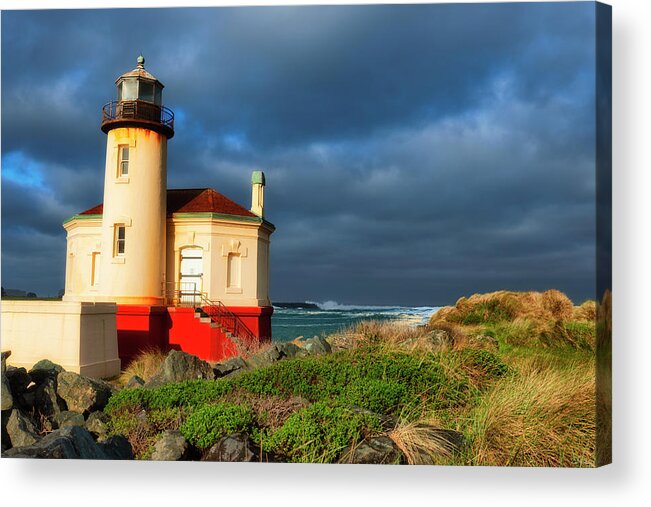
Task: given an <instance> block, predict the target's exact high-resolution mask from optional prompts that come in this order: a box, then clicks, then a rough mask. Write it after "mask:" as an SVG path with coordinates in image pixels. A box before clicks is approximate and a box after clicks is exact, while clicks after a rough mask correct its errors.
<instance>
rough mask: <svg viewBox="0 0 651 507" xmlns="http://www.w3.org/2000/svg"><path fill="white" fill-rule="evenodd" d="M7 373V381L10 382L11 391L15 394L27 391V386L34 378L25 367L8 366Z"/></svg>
mask: <svg viewBox="0 0 651 507" xmlns="http://www.w3.org/2000/svg"><path fill="white" fill-rule="evenodd" d="M5 375H6V376H7V382H9V388H10V389H11V393H12V394H13V395H14V396H15V395H21V394H23V393H25V392H27V387H28V386H29V384H30V383H31V382H32V378H31V377H30V376H29V373H27V370H26V369H25V368H16V367H15V366H7V371H6V373H5Z"/></svg>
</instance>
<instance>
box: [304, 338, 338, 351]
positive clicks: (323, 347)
mask: <svg viewBox="0 0 651 507" xmlns="http://www.w3.org/2000/svg"><path fill="white" fill-rule="evenodd" d="M303 350H307V351H308V352H309V353H310V354H311V355H320V354H329V353H330V352H332V347H330V344H329V343H328V341H327V340H326V339H325V338H323V337H321V336H315V337H313V338H310V339H309V340H305V342H303Z"/></svg>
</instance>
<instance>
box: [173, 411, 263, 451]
mask: <svg viewBox="0 0 651 507" xmlns="http://www.w3.org/2000/svg"><path fill="white" fill-rule="evenodd" d="M254 423H255V414H254V412H253V410H252V409H251V407H249V406H246V405H234V404H231V403H219V404H216V405H204V406H203V407H201V408H199V409H197V410H196V411H194V412H193V413H192V414H191V415H190V416H189V417H188V418H187V419H186V420H185V422H184V423H183V424H182V425H181V428H180V429H181V433H182V434H183V436H184V437H185V438H186V439H187V440H188V442H190V443H192V444H194V445H196V446H197V447H199V448H201V449H207V448H209V447H210V446H212V445H213V444H214V443H215V442H217V440H219V439H220V438H222V437H225V436H227V435H230V434H231V433H235V432H237V431H245V432H250V431H251V430H252V429H253V427H254Z"/></svg>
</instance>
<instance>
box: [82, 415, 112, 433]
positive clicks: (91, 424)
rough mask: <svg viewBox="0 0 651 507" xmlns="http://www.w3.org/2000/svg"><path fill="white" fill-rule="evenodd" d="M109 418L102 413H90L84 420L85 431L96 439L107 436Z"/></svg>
mask: <svg viewBox="0 0 651 507" xmlns="http://www.w3.org/2000/svg"><path fill="white" fill-rule="evenodd" d="M108 422H109V416H108V415H107V414H105V413H104V412H101V411H97V412H91V413H90V415H89V416H88V419H86V429H87V430H88V431H90V432H91V433H92V434H93V435H95V436H96V437H97V438H103V437H104V436H106V435H107V434H108Z"/></svg>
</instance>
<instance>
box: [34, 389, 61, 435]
mask: <svg viewBox="0 0 651 507" xmlns="http://www.w3.org/2000/svg"><path fill="white" fill-rule="evenodd" d="M32 403H33V406H34V411H35V412H36V413H37V414H38V415H40V416H43V417H44V418H45V419H47V420H48V421H50V422H53V421H54V420H55V418H56V416H57V414H59V413H60V412H62V411H63V410H67V409H68V408H67V407H66V403H65V401H63V399H61V397H60V396H59V395H58V394H57V380H56V377H55V378H45V379H43V380H41V382H40V383H39V384H38V386H37V387H36V389H35V390H34V393H33V402H32ZM45 429H47V430H51V429H52V427H49V428H45Z"/></svg>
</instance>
